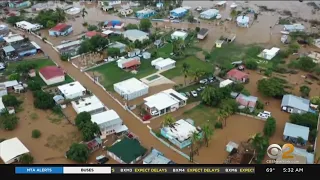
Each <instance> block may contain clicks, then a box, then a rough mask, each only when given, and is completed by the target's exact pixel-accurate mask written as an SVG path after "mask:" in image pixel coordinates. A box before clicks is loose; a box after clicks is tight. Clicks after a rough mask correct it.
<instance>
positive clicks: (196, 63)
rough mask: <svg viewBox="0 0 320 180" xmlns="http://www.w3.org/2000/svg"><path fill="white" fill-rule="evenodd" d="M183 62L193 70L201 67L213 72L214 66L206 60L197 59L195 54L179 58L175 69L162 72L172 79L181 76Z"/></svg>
mask: <svg viewBox="0 0 320 180" xmlns="http://www.w3.org/2000/svg"><path fill="white" fill-rule="evenodd" d="M183 63H187V64H189V66H190V69H191V70H194V69H201V70H203V71H206V72H212V70H213V69H212V68H213V66H212V65H211V64H209V63H207V62H204V61H201V60H200V59H197V58H196V57H194V56H190V57H187V58H185V59H182V60H178V61H177V63H176V67H175V68H174V69H170V70H168V71H165V72H163V73H161V74H162V75H163V76H165V77H167V78H169V79H172V78H174V77H177V76H181V75H182V65H183Z"/></svg>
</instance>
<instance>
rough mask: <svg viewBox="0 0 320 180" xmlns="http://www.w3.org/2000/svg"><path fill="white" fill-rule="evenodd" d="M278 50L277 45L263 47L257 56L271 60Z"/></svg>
mask: <svg viewBox="0 0 320 180" xmlns="http://www.w3.org/2000/svg"><path fill="white" fill-rule="evenodd" d="M279 51H280V49H279V48H277V47H273V48H271V49H264V50H263V51H262V52H261V53H260V54H259V55H258V57H261V58H263V59H266V60H271V59H272V58H274V57H275V56H276V55H277V54H278V52H279Z"/></svg>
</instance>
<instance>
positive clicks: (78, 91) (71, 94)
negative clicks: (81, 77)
mask: <svg viewBox="0 0 320 180" xmlns="http://www.w3.org/2000/svg"><path fill="white" fill-rule="evenodd" d="M58 89H59V91H60V92H61V94H62V96H63V97H64V98H65V99H75V98H79V97H82V96H84V95H85V94H86V88H84V87H83V86H82V85H81V84H80V83H79V82H78V81H76V82H71V83H68V84H64V85H61V86H58Z"/></svg>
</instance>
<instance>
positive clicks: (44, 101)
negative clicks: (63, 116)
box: [33, 91, 55, 110]
mask: <svg viewBox="0 0 320 180" xmlns="http://www.w3.org/2000/svg"><path fill="white" fill-rule="evenodd" d="M33 96H34V102H33V104H34V106H35V107H36V108H38V109H43V110H47V109H52V108H53V107H54V106H55V102H54V100H53V95H52V94H49V93H46V92H43V91H35V92H33Z"/></svg>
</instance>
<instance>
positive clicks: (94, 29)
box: [87, 25, 99, 31]
mask: <svg viewBox="0 0 320 180" xmlns="http://www.w3.org/2000/svg"><path fill="white" fill-rule="evenodd" d="M87 29H88V31H96V30H98V29H99V27H98V26H96V25H89V26H88V28H87Z"/></svg>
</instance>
